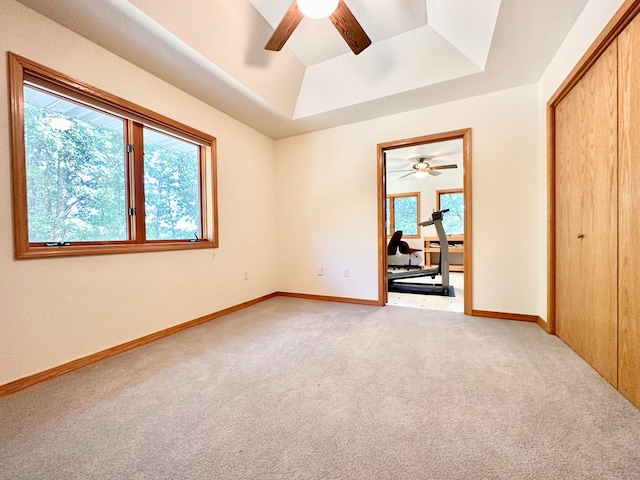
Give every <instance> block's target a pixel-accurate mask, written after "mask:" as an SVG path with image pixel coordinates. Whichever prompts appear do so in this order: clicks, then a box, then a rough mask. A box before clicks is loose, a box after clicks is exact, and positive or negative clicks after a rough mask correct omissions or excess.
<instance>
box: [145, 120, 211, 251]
mask: <svg viewBox="0 0 640 480" xmlns="http://www.w3.org/2000/svg"><path fill="white" fill-rule="evenodd" d="M144 198H145V207H144V208H145V213H146V217H145V222H146V232H147V240H187V239H194V238H195V237H196V235H197V236H198V238H201V237H202V234H201V231H202V228H201V218H200V147H199V146H198V145H195V144H193V143H190V142H186V141H184V140H181V139H179V138H176V137H173V136H170V135H167V134H164V133H160V132H158V131H155V130H152V129H150V128H145V129H144Z"/></svg>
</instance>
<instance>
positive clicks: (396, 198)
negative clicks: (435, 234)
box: [387, 192, 420, 238]
mask: <svg viewBox="0 0 640 480" xmlns="http://www.w3.org/2000/svg"><path fill="white" fill-rule="evenodd" d="M419 219H420V192H411V193H400V194H392V195H387V236H390V235H392V234H393V232H395V231H396V230H402V236H403V238H404V237H409V238H411V237H413V238H418V237H419V236H420V227H419V226H418V222H419V221H420V220H419Z"/></svg>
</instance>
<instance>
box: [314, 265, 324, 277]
mask: <svg viewBox="0 0 640 480" xmlns="http://www.w3.org/2000/svg"><path fill="white" fill-rule="evenodd" d="M316 275H318V276H319V277H321V276H322V275H324V269H323V268H322V267H321V266H320V265H318V266H317V267H316Z"/></svg>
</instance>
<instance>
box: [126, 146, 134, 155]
mask: <svg viewBox="0 0 640 480" xmlns="http://www.w3.org/2000/svg"><path fill="white" fill-rule="evenodd" d="M127 152H129V153H133V145H127Z"/></svg>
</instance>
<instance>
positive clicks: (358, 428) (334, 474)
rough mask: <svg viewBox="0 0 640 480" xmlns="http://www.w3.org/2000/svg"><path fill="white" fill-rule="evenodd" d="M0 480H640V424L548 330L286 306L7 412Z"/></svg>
mask: <svg viewBox="0 0 640 480" xmlns="http://www.w3.org/2000/svg"><path fill="white" fill-rule="evenodd" d="M87 320H88V321H90V319H87ZM0 478H2V479H12V480H13V479H28V480H34V479H47V480H48V479H83V480H86V479H287V480H288V479H581V478H593V479H622V478H629V479H637V478H640V411H639V410H637V409H635V408H634V407H633V406H632V405H631V404H629V403H628V402H627V401H626V400H625V399H624V398H623V397H622V396H620V395H619V394H618V393H617V392H616V390H615V389H613V388H612V387H610V386H609V385H608V384H607V383H606V381H604V380H603V379H602V378H601V377H600V376H599V375H598V374H597V373H596V372H595V371H594V370H592V369H591V368H590V367H589V366H587V365H586V364H585V362H584V361H583V360H581V359H580V358H579V357H578V356H577V355H576V354H575V353H574V352H573V351H571V350H570V349H569V348H568V347H567V346H565V345H564V344H563V343H562V342H561V341H560V340H559V339H558V338H556V337H552V336H549V335H547V334H546V333H544V332H543V331H542V330H541V329H540V328H539V327H538V326H537V325H535V324H530V323H517V322H510V321H504V320H492V319H483V318H471V317H465V316H464V315H462V314H460V313H452V312H437V311H429V310H419V309H413V308H401V307H384V308H376V307H367V306H358V305H347V304H336V303H329V302H316V301H310V300H300V299H293V298H274V299H271V300H269V301H267V302H263V303H261V304H258V305H255V306H253V307H251V308H248V309H245V310H243V311H241V312H237V313H235V314H232V315H229V316H227V317H224V318H222V319H219V320H216V321H214V322H211V323H209V324H207V325H203V326H200V327H197V328H194V329H191V330H189V331H186V332H183V333H181V334H179V335H175V336H173V337H170V338H167V339H165V340H162V341H159V342H156V343H155V344H152V345H148V346H146V347H142V348H140V349H137V350H134V351H131V352H128V353H126V354H123V355H120V356H119V357H115V358H113V359H110V360H107V361H104V362H102V363H99V364H96V365H93V366H91V367H87V368H85V369H83V370H80V371H77V372H74V373H72V374H69V375H66V376H64V377H61V378H59V379H57V380H54V381H50V382H47V383H44V384H40V385H37V386H35V387H32V388H30V389H27V390H24V391H22V392H19V393H17V394H14V395H11V396H8V397H5V398H2V399H0Z"/></svg>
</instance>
